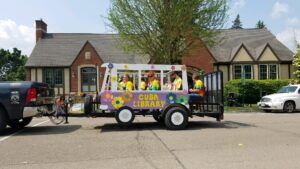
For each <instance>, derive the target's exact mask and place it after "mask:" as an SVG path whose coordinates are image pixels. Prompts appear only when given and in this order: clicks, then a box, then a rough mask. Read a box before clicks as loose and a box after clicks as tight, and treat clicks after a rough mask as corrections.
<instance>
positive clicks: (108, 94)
mask: <svg viewBox="0 0 300 169" xmlns="http://www.w3.org/2000/svg"><path fill="white" fill-rule="evenodd" d="M113 97H114V96H113V94H112V93H111V92H110V91H109V90H106V91H104V92H103V101H104V102H110V101H111V100H112V99H113Z"/></svg>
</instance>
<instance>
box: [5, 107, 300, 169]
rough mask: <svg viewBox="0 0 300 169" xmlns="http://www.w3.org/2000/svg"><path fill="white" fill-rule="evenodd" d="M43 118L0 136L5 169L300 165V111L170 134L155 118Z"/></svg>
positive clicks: (194, 124)
mask: <svg viewBox="0 0 300 169" xmlns="http://www.w3.org/2000/svg"><path fill="white" fill-rule="evenodd" d="M69 121H70V123H69V124H62V125H53V124H51V122H49V120H48V119H47V118H36V119H34V120H33V121H32V123H31V124H30V125H29V126H28V127H26V128H25V129H23V130H19V131H16V130H12V129H8V130H7V131H6V132H5V134H4V135H1V136H0V168H1V169H2V168H3V169H8V168H16V169H19V168H30V169H49V168H55V169H60V168H72V169H77V168H78V169H88V168H97V169H106V168H108V169H110V168H115V169H206V168H208V169H214V168H216V169H217V168H218V169H219V168H222V169H243V168H251V169H252V168H258V169H260V168H261V169H265V168H272V169H277V168H278V169H282V168H288V169H293V168H295V169H296V168H300V160H299V159H300V113H293V114H284V113H226V114H225V119H224V120H223V121H222V122H216V121H214V119H212V118H200V117H194V118H192V119H190V123H189V127H188V128H187V129H186V130H181V131H170V130H167V129H166V128H165V127H164V126H163V125H160V124H158V123H156V122H155V121H154V120H153V119H152V117H142V116H139V117H136V119H135V121H134V124H133V125H132V126H131V127H128V128H119V127H118V126H117V124H116V122H115V119H113V118H83V117H82V118H79V117H77V118H70V119H69Z"/></svg>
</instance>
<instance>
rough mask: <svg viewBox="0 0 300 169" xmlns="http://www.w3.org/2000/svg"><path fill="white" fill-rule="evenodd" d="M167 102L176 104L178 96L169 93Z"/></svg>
mask: <svg viewBox="0 0 300 169" xmlns="http://www.w3.org/2000/svg"><path fill="white" fill-rule="evenodd" d="M166 100H167V103H168V104H172V103H175V102H176V94H174V93H169V94H167V95H166Z"/></svg>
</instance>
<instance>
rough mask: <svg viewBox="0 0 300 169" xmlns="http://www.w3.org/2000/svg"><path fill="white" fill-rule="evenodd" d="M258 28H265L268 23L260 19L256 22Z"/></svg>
mask: <svg viewBox="0 0 300 169" xmlns="http://www.w3.org/2000/svg"><path fill="white" fill-rule="evenodd" d="M256 28H257V29H264V28H266V25H265V23H264V21H261V20H259V21H258V22H257V24H256Z"/></svg>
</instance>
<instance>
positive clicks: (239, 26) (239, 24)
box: [231, 14, 243, 29]
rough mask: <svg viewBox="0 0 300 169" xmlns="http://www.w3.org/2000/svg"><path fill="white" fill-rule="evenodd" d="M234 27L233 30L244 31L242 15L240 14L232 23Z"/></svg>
mask: <svg viewBox="0 0 300 169" xmlns="http://www.w3.org/2000/svg"><path fill="white" fill-rule="evenodd" d="M232 23H233V24H232V27H231V29H243V24H242V22H241V20H240V14H238V15H237V16H236V18H235V20H234V21H233V22H232Z"/></svg>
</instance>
